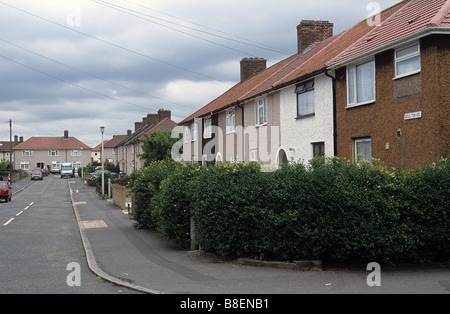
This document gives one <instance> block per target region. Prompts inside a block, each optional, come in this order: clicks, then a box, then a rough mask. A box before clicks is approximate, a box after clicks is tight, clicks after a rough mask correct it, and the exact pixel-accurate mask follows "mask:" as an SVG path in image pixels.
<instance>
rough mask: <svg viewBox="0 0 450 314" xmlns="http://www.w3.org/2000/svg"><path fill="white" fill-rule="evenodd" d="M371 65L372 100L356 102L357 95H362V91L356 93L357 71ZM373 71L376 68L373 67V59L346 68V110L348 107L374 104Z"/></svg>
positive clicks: (374, 83)
mask: <svg viewBox="0 0 450 314" xmlns="http://www.w3.org/2000/svg"><path fill="white" fill-rule="evenodd" d="M369 63H370V64H371V65H372V67H373V74H372V77H371V80H372V83H373V84H372V88H373V91H372V92H373V99H365V100H361V101H359V100H358V98H359V97H358V96H360V95H358V94H362V91H358V69H359V68H362V66H366V65H368V64H369ZM375 71H376V67H375V59H372V60H368V61H366V62H363V63H360V64H357V65H354V66H350V67H348V68H347V108H350V107H355V106H361V105H366V104H370V103H373V102H375V99H376V95H375V93H376V88H375V85H376V82H375ZM351 93H352V94H353V98H354V99H353V101H351V99H350V94H351Z"/></svg>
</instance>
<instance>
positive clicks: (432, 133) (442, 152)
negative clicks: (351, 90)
mask: <svg viewBox="0 0 450 314" xmlns="http://www.w3.org/2000/svg"><path fill="white" fill-rule="evenodd" d="M444 36H445V35H434V36H429V37H426V38H424V39H422V40H421V42H420V47H421V72H420V73H419V74H415V75H412V76H408V77H405V78H401V79H397V80H393V77H394V73H395V70H394V50H389V51H387V52H383V53H381V54H379V55H377V56H376V58H375V63H376V100H375V103H373V104H369V105H363V106H359V107H354V108H349V109H346V104H347V100H346V99H347V85H346V77H345V76H346V70H345V68H341V69H338V70H337V72H336V78H337V81H336V96H337V97H336V98H337V108H336V109H337V110H336V111H337V112H336V119H337V136H338V139H337V146H338V155H339V156H343V157H346V158H349V159H353V157H354V152H353V150H354V148H353V147H354V139H355V138H358V137H365V136H370V137H371V138H372V157H373V158H379V159H381V160H382V161H383V162H385V163H386V164H388V165H391V166H394V167H403V168H407V169H408V168H413V167H419V166H421V165H425V164H430V163H432V162H434V161H436V160H437V159H439V158H441V157H444V158H448V157H449V136H450V134H449V131H450V130H449V121H450V118H449V117H450V105H449V99H450V92H449V91H450V81H449V73H450V54H449V53H450V41H449V40H448V36H445V38H444ZM416 111H422V118H420V119H412V120H404V114H405V113H410V112H416ZM386 145H388V146H389V148H388V149H387V146H386Z"/></svg>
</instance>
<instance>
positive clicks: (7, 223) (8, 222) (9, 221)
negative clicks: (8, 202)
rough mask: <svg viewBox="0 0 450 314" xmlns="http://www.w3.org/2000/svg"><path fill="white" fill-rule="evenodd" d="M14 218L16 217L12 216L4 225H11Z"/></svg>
mask: <svg viewBox="0 0 450 314" xmlns="http://www.w3.org/2000/svg"><path fill="white" fill-rule="evenodd" d="M13 220H14V218H11V219H10V220H8V221H7V222H5V223H4V224H3V225H4V226H7V225H9V224H10V223H11V221H13Z"/></svg>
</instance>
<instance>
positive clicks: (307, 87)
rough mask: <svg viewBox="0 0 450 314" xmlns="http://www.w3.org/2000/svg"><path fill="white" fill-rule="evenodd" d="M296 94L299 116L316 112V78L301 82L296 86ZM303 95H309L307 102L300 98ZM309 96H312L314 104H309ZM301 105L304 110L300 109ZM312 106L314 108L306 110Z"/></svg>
mask: <svg viewBox="0 0 450 314" xmlns="http://www.w3.org/2000/svg"><path fill="white" fill-rule="evenodd" d="M295 94H296V95H297V117H303V116H310V115H314V113H315V110H316V108H315V102H316V99H315V98H316V95H315V91H314V79H312V80H308V81H305V82H303V83H301V84H298V85H297V87H296V88H295ZM301 96H307V97H308V100H307V102H303V101H301V100H300V97H301ZM309 97H312V106H309V105H310V103H309V100H310V99H309ZM300 107H302V108H303V110H300ZM309 107H312V110H310V111H306V110H305V109H307V108H309Z"/></svg>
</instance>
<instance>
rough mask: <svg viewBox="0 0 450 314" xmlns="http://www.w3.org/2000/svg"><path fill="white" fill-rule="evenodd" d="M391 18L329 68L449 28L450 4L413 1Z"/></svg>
mask: <svg viewBox="0 0 450 314" xmlns="http://www.w3.org/2000/svg"><path fill="white" fill-rule="evenodd" d="M400 4H401V5H402V6H401V8H400V9H399V10H397V11H396V12H395V13H394V14H392V15H391V16H390V17H389V18H387V19H386V20H384V21H382V22H381V23H380V25H379V26H377V27H374V28H373V29H372V30H371V31H370V32H369V33H367V34H366V35H365V36H363V37H361V38H360V39H359V40H358V41H357V42H355V44H354V45H352V46H351V47H349V49H347V50H346V51H345V52H344V53H342V54H341V55H339V56H338V57H337V58H335V59H333V60H331V61H330V62H329V63H328V65H333V64H337V63H341V62H344V61H346V60H349V59H352V58H354V57H357V56H359V55H362V54H364V53H368V52H370V51H372V50H373V49H376V48H379V47H382V46H384V45H387V44H389V43H393V42H395V41H397V40H399V39H402V38H405V37H407V36H410V35H413V34H416V33H418V32H420V31H422V30H424V29H426V28H427V27H448V26H449V25H448V21H449V19H450V17H449V10H450V0H409V1H403V2H401V3H400Z"/></svg>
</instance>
